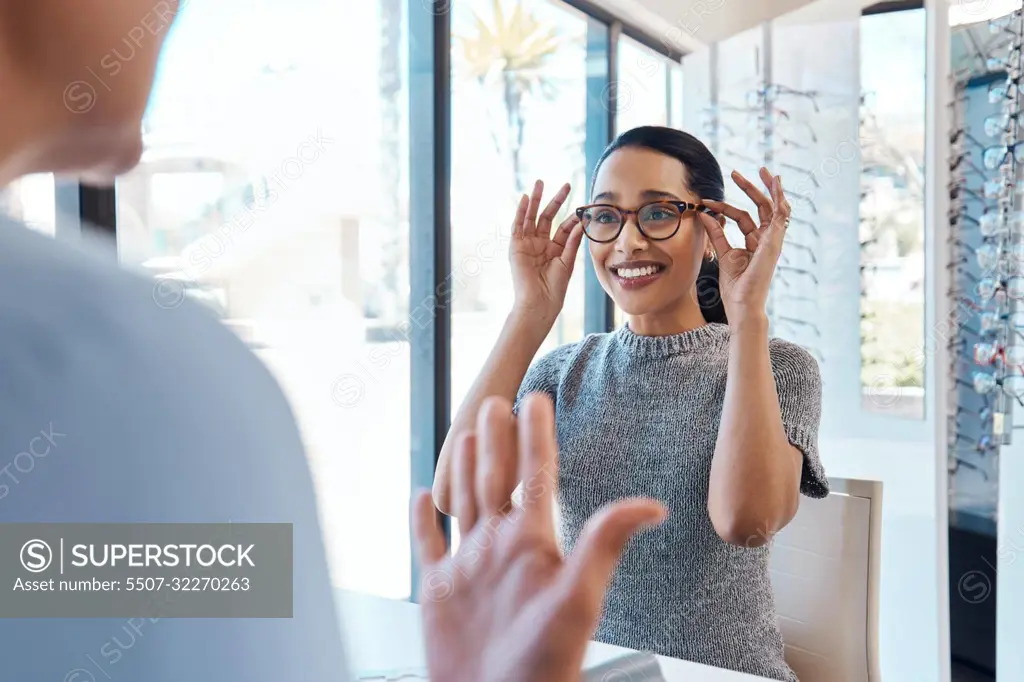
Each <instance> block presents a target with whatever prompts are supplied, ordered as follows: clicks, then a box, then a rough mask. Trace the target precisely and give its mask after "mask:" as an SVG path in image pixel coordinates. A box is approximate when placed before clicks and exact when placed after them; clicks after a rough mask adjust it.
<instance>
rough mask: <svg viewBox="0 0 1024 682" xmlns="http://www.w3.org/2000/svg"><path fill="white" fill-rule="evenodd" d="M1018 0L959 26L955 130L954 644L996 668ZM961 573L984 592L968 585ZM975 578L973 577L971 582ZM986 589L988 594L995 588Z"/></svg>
mask: <svg viewBox="0 0 1024 682" xmlns="http://www.w3.org/2000/svg"><path fill="white" fill-rule="evenodd" d="M1022 37H1024V16H1022V12H1021V11H1020V10H1018V11H1014V12H1012V13H1011V14H1007V15H1005V16H1002V17H999V18H996V19H993V20H991V21H988V22H986V23H980V24H970V25H968V26H965V27H963V28H960V29H957V30H955V31H954V34H953V36H952V40H953V44H954V46H956V47H959V48H961V49H960V50H959V54H961V55H962V56H963V60H962V61H956V60H955V62H954V64H952V67H953V68H952V72H953V74H954V77H953V83H952V84H951V88H950V92H951V95H952V101H951V102H950V103H949V106H950V107H951V111H950V114H951V115H950V119H951V122H952V129H951V130H949V131H948V132H949V144H950V150H949V172H950V175H949V187H948V190H949V201H950V204H949V212H948V215H947V218H948V231H947V234H946V238H947V240H948V244H949V249H948V251H949V255H950V262H949V263H948V264H947V267H948V268H949V281H950V290H949V292H948V294H949V297H950V301H949V310H950V311H951V314H950V319H949V320H948V321H946V322H945V323H943V324H942V325H941V328H940V329H938V330H936V331H937V332H939V333H940V334H942V335H944V336H945V338H946V341H947V344H948V354H949V387H950V393H949V400H948V414H947V419H948V428H947V433H948V437H949V442H948V444H947V454H948V468H949V488H948V495H949V497H948V502H949V523H950V532H949V533H950V534H949V561H950V571H949V575H950V647H951V654H952V657H953V660H954V661H957V662H960V663H965V664H967V665H970V666H972V667H975V668H978V669H980V670H983V671H986V672H989V673H990V674H995V670H996V648H995V642H996V610H997V607H996V604H997V599H996V595H995V583H996V578H997V576H996V573H997V571H996V568H997V566H998V564H999V562H1000V557H999V556H998V551H997V538H998V536H999V475H1000V472H999V459H1000V456H1001V455H1002V454H1003V452H1004V451H1005V449H1006V447H1007V446H1008V445H1010V444H1011V443H1012V442H1013V438H1014V436H1015V428H1016V427H1014V425H1013V423H1014V416H1015V414H1014V413H1015V410H1017V409H1019V408H1020V407H1021V406H1024V401H1022V397H1021V396H1022V390H1021V389H1022V388H1024V386H1022V376H1024V335H1022V326H1021V322H1022V321H1024V319H1022V318H1021V315H1020V313H1021V312H1022V301H1024V222H1022V220H1021V216H1022V213H1021V187H1022V185H1021V172H1020V171H1021V163H1020V162H1021V161H1024V144H1022V139H1021V128H1020V116H1021V109H1020V106H1021V98H1020V90H1019V86H1020V80H1021V69H1020V67H1021V42H1022ZM964 576H974V579H975V582H977V583H978V585H980V586H982V587H983V588H984V589H985V591H986V593H985V595H984V596H985V598H984V599H980V600H979V599H977V598H976V597H975V595H973V594H971V593H970V592H968V594H966V595H965V585H964V584H963V578H964ZM969 587H970V586H969ZM989 593H991V594H989Z"/></svg>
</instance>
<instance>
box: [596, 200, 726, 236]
mask: <svg viewBox="0 0 1024 682" xmlns="http://www.w3.org/2000/svg"><path fill="white" fill-rule="evenodd" d="M686 213H693V214H697V213H707V214H708V215H712V216H717V215H718V214H717V213H715V212H714V211H712V210H711V209H710V208H708V207H707V206H705V205H704V204H691V203H690V202H688V201H654V202H652V203H649V204H644V205H643V206H641V207H640V208H638V209H636V210H629V209H625V208H621V207H619V206H615V205H614V204H590V205H589V206H580V207H579V208H577V209H576V216H577V217H578V218H579V219H580V222H581V223H583V232H584V233H585V234H586V235H587V238H588V239H590V240H591V241H595V242H600V243H607V242H613V241H615V240H616V239H618V238H619V234H620V233H621V232H622V228H623V227H625V225H626V220H627V219H628V218H629V216H631V215H632V216H636V226H637V228H638V229H639V230H640V234H642V235H643V236H644V237H646V238H647V239H650V240H652V241H661V240H664V239H669V238H671V237H673V236H674V235H675V233H676V232H678V231H679V226H680V225H681V224H682V222H683V216H684V215H685V214H686Z"/></svg>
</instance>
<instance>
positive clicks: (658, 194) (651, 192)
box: [640, 189, 682, 201]
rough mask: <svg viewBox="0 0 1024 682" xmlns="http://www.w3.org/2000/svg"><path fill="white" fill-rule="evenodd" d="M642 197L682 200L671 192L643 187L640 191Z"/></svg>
mask: <svg viewBox="0 0 1024 682" xmlns="http://www.w3.org/2000/svg"><path fill="white" fill-rule="evenodd" d="M640 196H642V197H643V198H644V199H671V200H672V201H682V199H680V198H679V197H678V196H676V195H675V194H672V192H666V191H664V190H660V189H645V190H644V191H643V192H641V193H640Z"/></svg>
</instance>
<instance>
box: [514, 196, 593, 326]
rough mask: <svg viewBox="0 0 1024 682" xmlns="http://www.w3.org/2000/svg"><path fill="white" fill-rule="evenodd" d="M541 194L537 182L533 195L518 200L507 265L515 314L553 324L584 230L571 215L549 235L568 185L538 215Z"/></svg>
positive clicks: (563, 200) (567, 286)
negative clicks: (511, 282) (510, 267)
mask: <svg viewBox="0 0 1024 682" xmlns="http://www.w3.org/2000/svg"><path fill="white" fill-rule="evenodd" d="M543 192H544V183H543V182H541V181H540V180H538V181H537V182H536V183H535V184H534V186H533V193H532V194H531V195H530V196H529V197H527V196H526V195H525V194H524V195H523V197H522V198H521V199H520V200H519V208H518V210H516V217H515V221H514V222H513V223H512V241H511V244H510V245H509V261H510V263H511V264H512V280H513V284H514V286H515V294H516V302H515V309H516V311H518V312H520V313H523V314H526V315H529V316H531V317H533V316H540V317H541V319H543V320H544V321H546V322H549V323H552V324H553V323H554V321H555V318H557V317H558V314H559V313H560V312H561V311H562V304H563V303H564V302H565V292H566V290H567V289H568V288H569V278H570V277H571V276H572V270H573V266H575V265H576V253H577V251H579V248H580V242H581V241H582V240H583V227H582V226H581V225H580V221H579V218H577V217H576V215H575V214H574V215H572V216H570V217H569V218H567V219H566V220H565V221H564V222H563V223H562V224H561V225H559V226H558V229H557V230H555V233H554V234H551V223H552V221H553V220H554V219H555V216H556V215H557V214H558V211H559V209H561V208H562V204H563V203H565V200H566V198H567V197H568V196H569V184H568V183H566V184H565V185H562V188H561V189H560V190H558V193H557V194H555V196H554V197H552V198H551V201H550V202H548V205H547V206H546V207H545V208H544V211H543V212H542V213H541V214H540V215H537V212H538V210H539V209H540V202H541V195H542V194H543Z"/></svg>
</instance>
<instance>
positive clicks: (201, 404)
mask: <svg viewBox="0 0 1024 682" xmlns="http://www.w3.org/2000/svg"><path fill="white" fill-rule="evenodd" d="M21 453H28V454H21ZM228 521H231V522H234V523H242V522H286V523H292V524H294V618H292V619H263V620H260V619H249V620H241V619H235V620H231V619H224V620H216V619H160V620H158V621H156V622H150V621H149V620H147V619H134V620H133V621H132V622H131V623H130V622H129V620H128V619H103V620H100V619H93V620H90V619H77V620H76V619H32V620H25V619H20V620H16V619H0V652H2V653H0V671H2V672H0V678H2V679H4V680H18V681H19V682H94V681H95V682H109V681H113V682H120V681H122V680H123V681H124V682H204V681H207V680H209V681H211V682H264V681H265V682H284V681H285V680H301V681H303V682H307V681H316V680H332V681H333V680H343V679H346V677H347V672H346V670H345V667H344V657H343V654H342V651H341V637H340V634H339V625H338V621H337V618H336V614H335V609H334V603H333V599H332V592H331V585H330V580H329V574H328V570H327V562H326V557H325V552H324V547H323V540H322V537H321V533H320V527H319V524H318V520H317V507H316V500H315V497H314V488H313V483H312V479H311V476H310V472H309V469H308V467H307V464H306V458H305V454H304V452H303V447H302V443H301V441H300V438H299V433H298V430H297V427H296V425H295V420H294V418H293V415H292V413H291V411H290V408H289V406H288V404H287V402H286V401H285V398H284V396H283V394H282V392H281V390H280V389H279V387H278V386H277V384H276V382H275V381H274V379H273V378H272V377H271V375H270V374H269V372H268V371H267V370H266V368H265V367H264V366H263V365H262V363H260V361H259V360H258V359H257V358H256V357H255V356H254V355H253V354H252V353H251V352H249V350H248V349H247V348H246V347H245V346H244V344H243V343H242V342H241V341H240V340H238V339H237V338H236V337H235V336H234V335H233V334H232V333H231V332H230V331H229V330H228V329H226V328H225V327H224V326H223V325H222V324H220V323H219V322H218V321H217V320H216V319H215V318H214V316H213V315H212V314H209V313H207V312H206V310H205V309H203V308H202V307H201V306H200V305H199V304H196V303H193V302H191V301H185V302H184V303H183V304H182V305H180V306H178V307H173V308H162V307H160V306H159V305H157V303H156V301H155V300H154V283H153V281H152V280H147V279H145V278H143V277H141V276H136V275H134V274H131V273H128V272H125V271H122V270H120V269H119V268H117V267H116V266H115V265H114V264H113V263H110V262H105V261H104V260H103V259H102V258H100V257H98V256H97V255H96V254H92V253H87V252H84V251H83V250H79V249H75V248H72V247H70V246H68V245H66V244H62V243H57V242H54V241H53V240H51V239H49V238H47V237H44V236H42V235H39V234H36V233H34V232H31V231H29V230H28V229H26V228H24V227H23V226H21V225H19V224H15V223H12V222H11V221H9V220H7V219H2V220H0V522H4V523H21V522H50V523H59V522H119V523H124V522H132V523H135V522H168V523H172V522H177V523H184V522H195V523H207V522H228ZM2 598H3V597H2V594H0V599H2ZM115 638H116V643H114V640H115ZM114 653H118V654H120V655H119V656H117V657H116V660H115V656H114Z"/></svg>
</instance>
